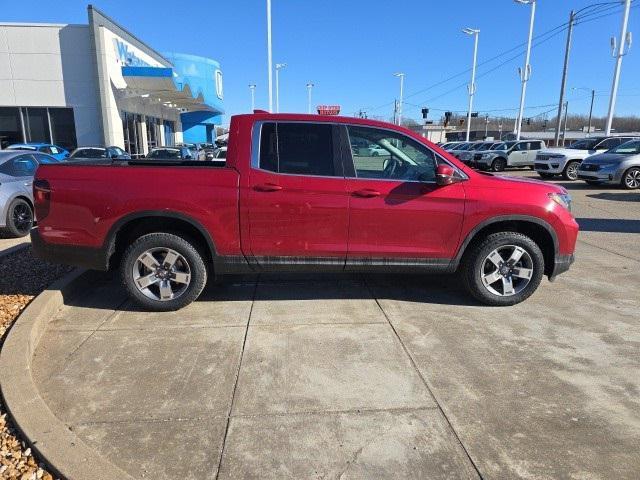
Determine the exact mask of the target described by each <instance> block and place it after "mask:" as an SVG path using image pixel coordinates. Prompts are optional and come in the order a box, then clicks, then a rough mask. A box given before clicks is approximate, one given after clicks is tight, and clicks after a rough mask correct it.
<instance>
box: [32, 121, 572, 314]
mask: <svg viewBox="0 0 640 480" xmlns="http://www.w3.org/2000/svg"><path fill="white" fill-rule="evenodd" d="M34 196H35V210H36V217H37V219H38V227H37V228H35V229H34V230H33V231H32V233H31V238H32V242H33V248H34V250H35V252H36V254H37V255H38V256H39V257H41V258H44V259H46V260H49V261H52V262H57V263H67V264H72V265H79V266H84V267H88V268H91V269H100V270H107V269H110V268H117V267H119V268H120V271H121V275H122V280H123V282H124V285H125V287H126V288H127V291H128V293H129V294H130V296H131V297H132V298H133V299H134V300H136V301H137V302H138V303H139V304H141V305H142V306H144V307H146V308H148V309H151V310H175V309H178V308H181V307H183V306H185V305H187V304H189V303H190V302H192V301H194V300H195V299H196V298H197V297H198V296H199V295H200V293H201V292H202V289H203V288H204V286H205V283H206V282H207V278H208V277H212V276H216V277H218V276H221V275H224V274H229V273H246V272H264V271H314V272H315V271H327V270H328V271H335V272H354V271H355V272H372V271H376V272H406V273H436V272H440V273H453V272H456V271H457V272H460V274H461V278H462V280H463V283H464V284H465V285H466V287H467V288H468V290H469V292H470V293H471V294H472V295H473V296H474V297H475V298H476V299H478V300H480V301H481V302H484V303H486V304H490V305H513V304H515V303H518V302H521V301H522V300H524V299H526V298H527V297H529V296H530V295H531V294H532V293H533V292H534V291H535V290H536V288H537V287H538V285H539V284H540V281H541V279H542V277H543V275H547V276H548V277H549V278H550V279H553V278H554V277H555V276H556V275H558V274H560V273H562V272H564V271H566V270H567V269H568V268H569V266H570V265H571V263H572V262H573V258H574V257H573V252H574V247H575V242H576V237H577V234H578V225H577V223H576V222H575V220H574V218H573V216H572V215H571V212H570V202H571V200H570V198H569V196H568V195H567V192H566V191H565V190H564V189H562V188H560V187H558V186H555V185H551V184H548V183H543V182H539V181H534V180H525V179H516V178H506V177H501V176H494V175H492V174H489V173H481V172H476V171H473V170H471V169H470V168H468V167H466V166H465V165H463V164H461V163H460V162H458V161H457V160H456V159H454V158H452V157H451V156H450V155H449V154H447V153H446V152H445V151H443V150H441V149H440V148H438V147H437V146H435V145H433V144H432V143H430V142H428V141H426V140H425V139H424V138H422V137H420V136H419V135H417V134H415V133H413V132H411V131H410V130H407V129H404V128H402V127H398V126H395V125H390V124H387V123H382V122H375V121H371V120H364V119H356V118H344V117H328V116H317V115H294V114H269V113H266V112H264V113H260V112H255V113H253V114H248V115H238V116H234V117H233V118H232V119H231V128H230V134H229V144H228V151H227V159H226V164H222V165H220V164H219V163H213V162H211V163H209V162H193V161H191V162H190V161H184V162H180V161H169V160H167V161H162V160H154V161H148V160H139V161H118V160H114V161H113V162H106V163H105V162H94V163H82V164H74V163H60V164H55V165H53V164H52V165H42V166H40V167H39V168H38V171H37V173H36V178H35V181H34Z"/></svg>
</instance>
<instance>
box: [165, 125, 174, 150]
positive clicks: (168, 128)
mask: <svg viewBox="0 0 640 480" xmlns="http://www.w3.org/2000/svg"><path fill="white" fill-rule="evenodd" d="M175 131H176V124H175V122H171V121H169V120H165V121H164V144H165V146H167V147H172V146H174V145H175V137H174V133H175Z"/></svg>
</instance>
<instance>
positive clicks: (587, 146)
mask: <svg viewBox="0 0 640 480" xmlns="http://www.w3.org/2000/svg"><path fill="white" fill-rule="evenodd" d="M601 140H602V139H601V138H585V139H582V140H578V141H577V142H573V143H572V144H571V145H569V148H571V149H573V150H593V149H594V147H595V146H596V145H597V144H598V143H600V141H601Z"/></svg>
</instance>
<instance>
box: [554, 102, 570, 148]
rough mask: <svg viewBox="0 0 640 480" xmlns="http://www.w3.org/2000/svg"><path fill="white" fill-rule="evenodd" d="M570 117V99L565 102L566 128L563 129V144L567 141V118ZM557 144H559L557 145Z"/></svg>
mask: <svg viewBox="0 0 640 480" xmlns="http://www.w3.org/2000/svg"><path fill="white" fill-rule="evenodd" d="M568 118H569V100H567V101H566V102H564V128H563V129H562V146H563V147H564V143H565V142H566V141H567V120H568ZM556 146H557V145H556Z"/></svg>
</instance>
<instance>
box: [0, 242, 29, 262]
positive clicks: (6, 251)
mask: <svg viewBox="0 0 640 480" xmlns="http://www.w3.org/2000/svg"><path fill="white" fill-rule="evenodd" d="M30 245H31V243H30V242H24V243H20V244H18V245H14V246H13V247H9V248H5V249H4V250H2V251H0V258H2V257H5V256H7V255H11V254H12V253H15V252H18V251H20V250H22V249H24V248H27V247H29V246H30Z"/></svg>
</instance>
